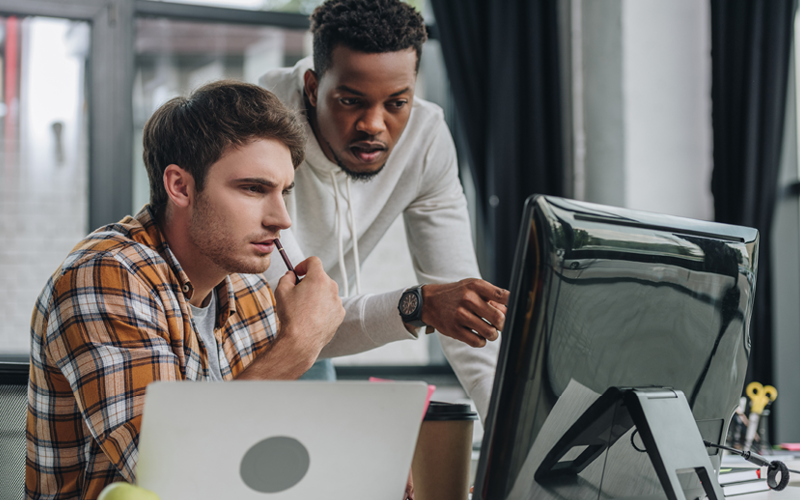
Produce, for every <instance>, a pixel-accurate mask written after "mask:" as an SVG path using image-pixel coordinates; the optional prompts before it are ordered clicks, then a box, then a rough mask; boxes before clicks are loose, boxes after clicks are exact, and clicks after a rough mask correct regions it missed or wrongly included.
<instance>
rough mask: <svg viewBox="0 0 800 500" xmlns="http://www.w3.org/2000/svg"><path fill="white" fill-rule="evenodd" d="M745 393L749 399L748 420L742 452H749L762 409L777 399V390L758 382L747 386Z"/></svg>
mask: <svg viewBox="0 0 800 500" xmlns="http://www.w3.org/2000/svg"><path fill="white" fill-rule="evenodd" d="M745 393H746V394H747V396H748V397H749V398H750V418H749V421H748V424H747V434H746V435H745V439H744V451H750V447H751V446H752V445H753V439H755V437H756V433H757V432H758V421H759V419H760V418H761V414H762V413H763V412H764V408H766V407H767V405H768V404H769V403H771V402H772V401H775V398H777V397H778V390H777V389H775V388H774V387H772V386H771V385H767V386H764V385H762V384H761V383H760V382H750V383H749V384H747V389H746V390H745Z"/></svg>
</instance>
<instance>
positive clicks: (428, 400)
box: [369, 377, 436, 420]
mask: <svg viewBox="0 0 800 500" xmlns="http://www.w3.org/2000/svg"><path fill="white" fill-rule="evenodd" d="M369 381H370V382H394V380H388V379H385V378H378V377H370V378H369ZM435 390H436V386H435V385H433V384H428V396H427V397H426V398H425V406H424V407H423V408H422V419H423V420H425V414H426V413H427V412H428V405H430V404H431V396H433V392H434V391H435Z"/></svg>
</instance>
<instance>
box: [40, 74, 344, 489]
mask: <svg viewBox="0 0 800 500" xmlns="http://www.w3.org/2000/svg"><path fill="white" fill-rule="evenodd" d="M304 144H305V137H304V134H303V126H302V124H301V123H300V122H299V121H298V119H297V117H296V116H295V115H294V114H293V113H292V112H290V111H288V110H287V109H286V108H285V107H284V106H283V105H282V104H281V103H280V101H279V100H278V99H277V98H276V97H275V96H274V95H272V94H271V93H270V92H268V91H266V90H264V89H262V88H260V87H257V86H253V85H248V84H243V83H238V82H231V81H227V82H217V83H212V84H209V85H206V86H204V87H202V88H200V89H199V90H197V91H196V92H195V93H193V94H192V95H191V96H190V97H188V98H176V99H173V100H171V101H169V102H168V103H166V104H165V105H163V106H162V107H161V108H160V109H158V110H157V111H156V112H155V114H154V115H153V116H152V117H151V118H150V120H149V121H148V122H147V124H146V125H145V128H144V159H145V164H146V167H147V172H148V175H149V177H150V203H149V204H148V205H147V206H145V207H144V208H143V209H142V210H141V211H140V212H139V213H138V214H137V215H136V216H134V217H126V218H124V219H123V220H121V221H120V222H118V223H116V224H110V225H108V226H105V227H102V228H100V229H98V230H97V231H95V232H93V233H92V234H90V235H89V236H87V237H86V239H84V240H83V241H81V242H80V243H78V245H76V246H75V248H74V249H73V250H72V252H71V253H70V254H69V255H68V256H67V258H66V259H65V260H64V262H63V263H62V264H61V266H60V267H59V268H58V269H57V270H56V272H55V273H54V274H53V276H52V277H51V278H50V280H49V281H48V282H47V284H46V285H45V287H44V290H43V291H42V293H41V295H40V296H39V300H38V301H37V303H36V307H35V310H34V312H33V318H32V325H31V335H32V340H31V372H30V387H29V410H28V423H27V434H28V459H27V471H26V492H27V496H28V498H36V499H39V498H46V499H62V498H97V496H98V495H99V494H100V491H101V490H102V489H103V488H104V487H105V486H106V485H108V484H109V483H111V482H114V481H122V480H125V481H129V482H134V481H135V476H134V471H135V466H136V461H137V456H138V455H137V444H138V436H139V428H140V424H141V415H142V406H143V403H144V394H145V387H146V386H147V384H149V383H150V382H153V381H156V380H209V379H210V380H232V379H261V380H263V379H296V378H298V377H299V376H300V375H302V374H303V373H304V372H305V371H306V370H308V368H309V367H311V365H312V364H313V363H314V361H315V360H316V358H317V355H318V354H319V352H320V350H321V349H322V347H324V346H325V345H326V344H327V343H328V342H329V341H330V340H331V338H332V337H333V335H334V333H335V332H336V329H337V328H338V326H339V324H340V323H341V322H342V319H343V318H344V309H343V308H342V303H341V299H340V298H339V296H338V287H337V285H336V283H335V282H334V281H333V280H331V279H330V278H329V277H328V276H327V275H326V274H325V272H324V270H323V268H322V265H321V263H320V261H319V259H317V258H315V257H311V258H309V259H307V260H305V261H303V262H300V263H298V264H297V267H296V272H297V274H298V275H305V278H304V279H303V281H301V282H299V283H296V282H295V275H294V274H292V273H287V274H286V275H285V276H284V277H283V279H281V280H280V282H279V284H278V286H277V287H276V289H275V296H274V297H273V294H272V291H271V290H270V288H269V286H268V285H267V283H266V282H265V280H264V278H263V277H262V275H261V273H263V272H264V271H265V270H266V269H267V267H268V266H269V265H270V257H271V254H272V252H273V250H274V240H275V238H276V237H278V235H279V233H280V231H281V230H282V229H286V228H288V227H289V225H290V224H291V221H290V219H289V215H288V213H287V211H286V205H285V203H284V197H285V196H286V194H287V193H288V192H289V191H290V190H291V188H292V185H293V180H294V168H295V167H297V166H298V165H299V164H300V163H301V162H302V160H303V149H304ZM209 310H210V311H211V313H210V314H208V315H206V313H208V311H209ZM205 318H208V320H207V321H206V319H205ZM278 318H280V320H281V321H280V322H279V321H278ZM184 417H185V416H179V415H176V418H184Z"/></svg>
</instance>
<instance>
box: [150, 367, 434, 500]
mask: <svg viewBox="0 0 800 500" xmlns="http://www.w3.org/2000/svg"><path fill="white" fill-rule="evenodd" d="M427 397H428V386H427V385H426V384H425V383H424V382H391V383H370V382H319V381H317V382H315V381H263V382H260V381H259V382H255V381H236V382H157V383H153V384H151V385H149V386H148V387H147V392H146V395H145V405H144V415H143V417H142V428H141V434H140V439H139V460H138V465H137V469H136V476H137V484H138V486H141V487H143V488H145V489H148V490H151V491H153V492H155V493H157V494H158V495H159V497H160V499H161V500H184V499H192V500H219V499H227V498H235V499H238V500H265V499H269V500H308V499H311V498H319V499H325V500H336V499H343V500H344V499H348V500H350V499H353V498H358V499H362V498H363V499H388V500H392V499H396V500H399V499H400V498H401V497H402V495H403V492H404V491H405V485H406V480H407V478H408V471H409V469H410V468H411V459H412V457H413V454H414V448H415V445H416V440H417V433H418V432H419V428H420V424H421V423H422V416H423V412H424V408H425V406H426V400H427Z"/></svg>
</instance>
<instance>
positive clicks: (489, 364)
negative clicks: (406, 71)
mask: <svg viewBox="0 0 800 500" xmlns="http://www.w3.org/2000/svg"><path fill="white" fill-rule="evenodd" d="M311 67H312V61H311V58H306V59H303V60H301V61H300V62H298V63H297V64H296V65H295V66H294V68H282V69H278V70H274V71H270V72H269V73H267V74H266V75H264V76H262V77H261V78H260V79H259V84H260V85H262V86H263V87H265V88H266V89H268V90H270V91H272V92H274V93H275V94H276V95H277V96H278V97H279V98H280V99H281V101H283V103H284V104H286V105H287V106H289V107H291V108H293V109H297V110H304V109H305V105H304V100H303V75H304V73H305V72H306V70H307V69H310V68H311ZM306 134H307V135H308V143H307V144H306V160H305V162H304V163H303V164H301V165H300V166H299V167H298V168H297V171H296V172H295V188H294V190H293V192H292V194H291V195H290V196H289V197H288V198H287V207H288V210H289V215H290V216H291V218H292V227H291V229H289V230H286V231H282V233H281V243H282V244H283V246H284V248H285V249H286V253H287V254H288V257H289V259H290V260H291V261H292V262H300V261H302V260H303V259H305V258H306V257H307V256H310V255H316V256H317V257H319V258H320V259H321V260H322V264H323V265H324V267H325V271H326V272H327V273H328V275H330V276H331V278H333V279H334V280H336V282H337V283H338V284H339V291H340V293H341V294H342V295H343V303H344V307H345V309H346V311H347V313H346V315H345V319H344V322H343V323H342V326H341V327H340V328H339V330H338V332H337V333H336V335H335V337H334V338H333V340H332V341H331V342H330V344H328V346H326V347H325V349H323V351H322V353H321V354H320V357H321V358H327V357H335V356H343V355H347V354H354V353H358V352H363V351H366V350H369V349H372V348H375V347H378V346H381V345H384V344H386V343H388V342H393V341H395V340H403V339H415V338H416V336H414V335H411V334H410V333H409V332H408V331H407V330H406V329H405V327H404V325H403V322H402V321H401V319H400V315H399V313H398V310H397V304H398V302H399V300H400V295H401V294H402V293H403V290H402V289H401V290H394V291H391V292H386V293H382V294H361V293H360V290H358V288H359V287H358V281H359V274H360V266H361V264H363V262H364V260H365V259H366V258H367V256H368V255H369V254H370V252H372V250H373V249H374V248H375V246H376V245H377V244H378V242H379V241H380V239H381V238H382V237H383V235H384V234H385V233H386V231H387V230H388V229H389V226H391V224H392V223H393V222H394V221H395V219H396V218H397V217H398V216H399V215H400V214H402V215H403V220H404V223H405V230H406V236H407V239H408V246H409V250H410V252H411V256H412V262H413V265H414V271H415V272H416V275H417V279H418V280H419V282H420V283H452V282H454V281H458V280H461V279H463V278H469V277H475V278H479V277H480V274H479V270H478V264H477V260H476V258H475V251H474V247H473V243H472V235H471V231H470V225H469V216H468V213H467V202H466V198H465V197H464V192H463V188H462V187H461V182H460V181H459V179H458V163H457V159H456V152H455V146H454V144H453V139H452V137H451V136H450V131H449V130H448V128H447V125H446V123H445V121H444V116H443V113H442V110H441V108H439V107H438V106H436V105H435V104H432V103H430V102H427V101H424V100H422V99H419V98H417V97H415V98H414V102H413V106H412V108H411V116H410V118H409V121H408V125H407V126H406V128H405V130H404V131H403V134H402V135H401V137H400V140H399V141H398V142H397V144H396V145H395V147H394V149H393V150H392V152H391V154H390V155H389V159H388V161H387V163H386V166H385V167H384V169H383V170H382V171H381V172H380V173H379V174H378V175H376V176H375V177H374V178H373V179H372V180H370V181H368V182H362V181H351V180H350V179H349V178H348V177H347V175H346V174H345V173H344V172H343V171H342V169H341V168H340V167H339V166H338V165H336V164H335V163H333V162H331V161H330V160H328V159H327V158H326V157H325V154H324V153H323V152H322V150H321V149H320V147H319V143H318V142H317V140H316V138H315V136H314V132H313V131H312V129H311V126H310V125H309V124H308V122H306ZM354 233H355V234H356V240H355V241H354V238H353V234H354ZM284 272H285V269H283V268H282V267H281V266H276V265H272V266H270V268H269V269H268V270H267V272H266V273H265V275H266V277H267V280H268V281H269V283H270V285H271V286H272V287H273V288H274V287H275V286H276V285H277V281H278V280H279V279H280V277H281V276H283V274H284ZM345 277H346V279H345ZM438 335H439V340H440V342H441V344H442V349H443V350H444V354H445V356H446V357H447V359H448V361H449V362H450V365H451V366H452V367H453V370H454V371H455V373H456V375H457V376H458V379H459V381H460V382H461V385H462V386H463V387H464V389H466V391H467V393H468V394H469V395H470V397H471V398H472V399H473V401H474V402H475V405H476V407H477V409H478V412H479V414H480V415H481V418H482V419H483V418H485V416H486V414H487V411H488V407H489V399H490V397H491V393H492V384H493V381H494V372H495V366H496V362H497V354H498V349H499V343H500V341H499V339H498V340H497V341H495V342H487V345H486V347H484V348H481V349H475V348H473V347H470V346H469V345H467V344H464V343H462V342H460V341H457V340H453V339H451V338H449V337H446V336H444V335H441V334H438Z"/></svg>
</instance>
